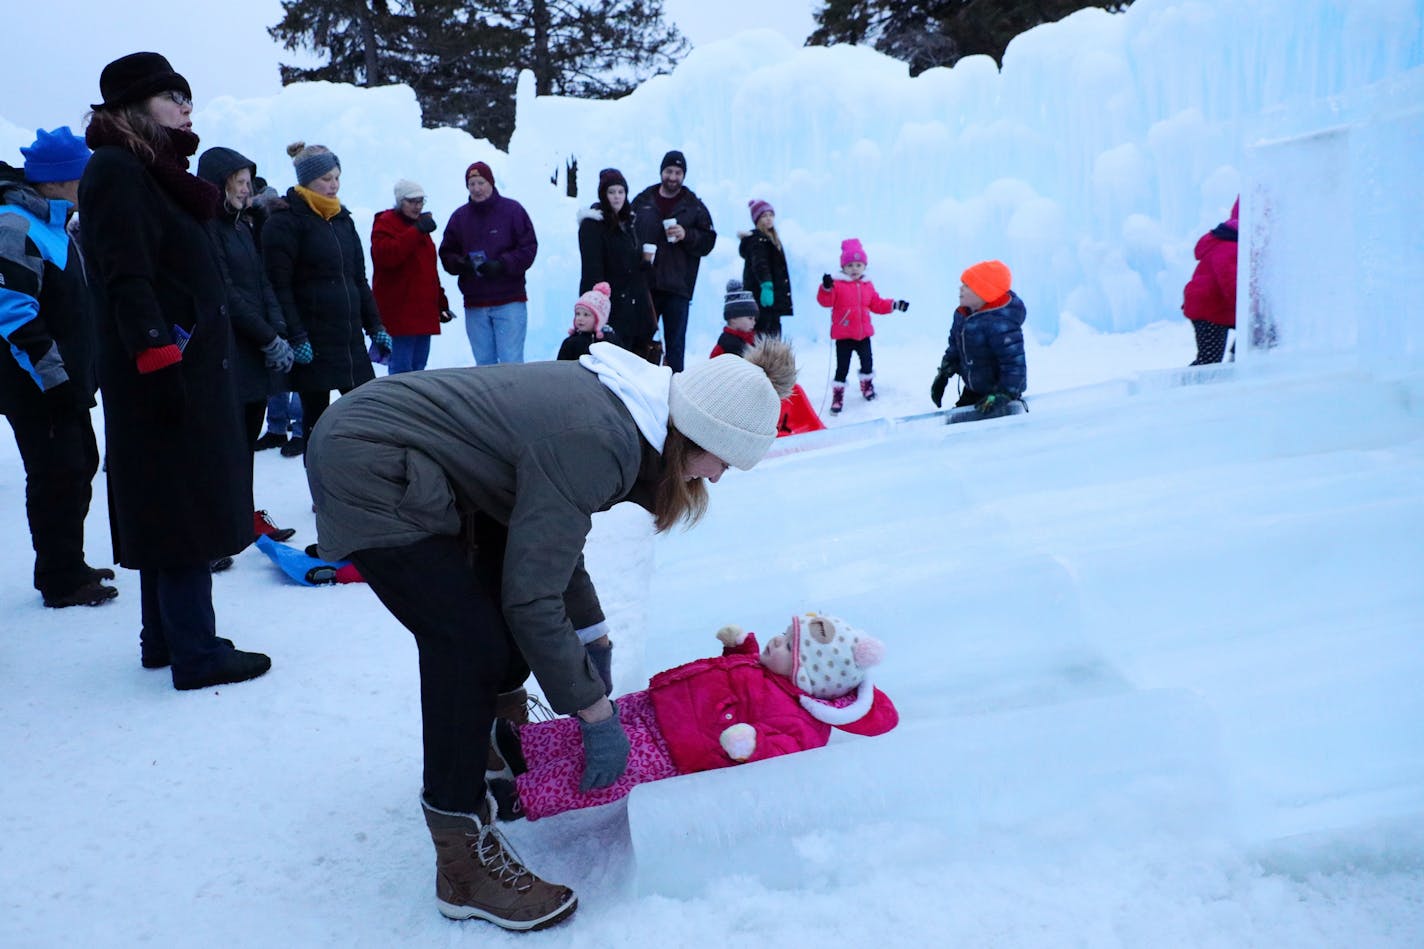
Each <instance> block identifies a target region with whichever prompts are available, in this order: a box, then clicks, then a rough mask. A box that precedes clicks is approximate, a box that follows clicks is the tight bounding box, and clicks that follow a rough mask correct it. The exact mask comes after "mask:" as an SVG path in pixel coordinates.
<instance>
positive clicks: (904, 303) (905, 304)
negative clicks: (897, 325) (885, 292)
mask: <svg viewBox="0 0 1424 949" xmlns="http://www.w3.org/2000/svg"><path fill="white" fill-rule="evenodd" d="M909 308H910V301H909V300H896V301H895V306H894V309H896V310H899V311H900V312H901V313H904V312H905V311H906V310H908V309H909Z"/></svg>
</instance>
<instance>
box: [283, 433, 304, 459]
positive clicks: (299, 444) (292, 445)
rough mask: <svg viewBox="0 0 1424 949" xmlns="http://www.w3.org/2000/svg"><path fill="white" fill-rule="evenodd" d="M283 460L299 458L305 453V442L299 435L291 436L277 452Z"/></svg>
mask: <svg viewBox="0 0 1424 949" xmlns="http://www.w3.org/2000/svg"><path fill="white" fill-rule="evenodd" d="M279 453H280V454H281V456H282V457H283V458H299V457H301V456H302V455H305V454H306V453H307V440H306V439H305V438H303V437H302V436H300V435H293V436H292V437H291V438H289V439H288V440H287V444H285V445H283V446H282V447H281V449H280V450H279Z"/></svg>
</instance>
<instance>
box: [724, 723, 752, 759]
mask: <svg viewBox="0 0 1424 949" xmlns="http://www.w3.org/2000/svg"><path fill="white" fill-rule="evenodd" d="M756 737H757V736H756V728H754V727H753V726H751V725H748V724H747V723H746V722H739V723H738V724H736V725H730V726H728V727H727V728H724V729H723V730H722V739H721V740H722V750H723V751H725V752H726V753H727V757H728V758H731V759H732V760H733V761H746V760H747V759H748V758H750V757H751V756H752V755H753V754H755V753H756Z"/></svg>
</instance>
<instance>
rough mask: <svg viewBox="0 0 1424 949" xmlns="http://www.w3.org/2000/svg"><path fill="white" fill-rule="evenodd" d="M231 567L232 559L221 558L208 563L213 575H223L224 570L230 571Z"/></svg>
mask: <svg viewBox="0 0 1424 949" xmlns="http://www.w3.org/2000/svg"><path fill="white" fill-rule="evenodd" d="M231 566H232V558H231V557H219V558H218V559H217V560H209V561H208V569H209V570H211V571H212V572H213V573H222V572H223V571H224V570H226V569H228V568H229V567H231Z"/></svg>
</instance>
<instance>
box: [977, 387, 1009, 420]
mask: <svg viewBox="0 0 1424 949" xmlns="http://www.w3.org/2000/svg"><path fill="white" fill-rule="evenodd" d="M1011 401H1012V400H1011V399H1010V398H1009V397H1008V396H1006V395H1004V394H1002V393H999V392H995V393H992V394H990V395H986V396H984V398H982V399H980V400H979V401H978V402H975V403H974V408H975V410H976V411H978V412H979V413H980V414H981V415H988V414H989V413H990V412H993V411H994V410H995V409H1002V408H1004V407H1005V406H1007V405H1008V404H1009V402H1011Z"/></svg>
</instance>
